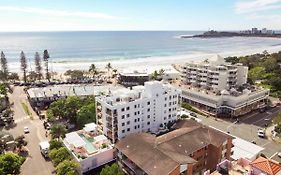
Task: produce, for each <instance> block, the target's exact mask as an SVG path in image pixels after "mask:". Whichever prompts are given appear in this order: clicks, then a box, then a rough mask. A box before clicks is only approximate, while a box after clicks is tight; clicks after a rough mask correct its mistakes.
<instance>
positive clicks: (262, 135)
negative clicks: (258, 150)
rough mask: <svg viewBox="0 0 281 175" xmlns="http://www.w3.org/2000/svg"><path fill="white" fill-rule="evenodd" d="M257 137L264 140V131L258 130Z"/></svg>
mask: <svg viewBox="0 0 281 175" xmlns="http://www.w3.org/2000/svg"><path fill="white" fill-rule="evenodd" d="M258 136H259V137H261V138H264V137H265V131H264V129H259V130H258Z"/></svg>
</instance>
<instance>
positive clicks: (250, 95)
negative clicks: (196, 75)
mask: <svg viewBox="0 0 281 175" xmlns="http://www.w3.org/2000/svg"><path fill="white" fill-rule="evenodd" d="M181 97H182V102H184V103H188V104H190V105H192V106H194V107H196V108H198V109H200V110H202V111H203V112H205V113H207V114H210V115H213V116H221V117H238V116H241V115H244V114H247V113H249V112H251V111H253V110H258V109H263V108H264V107H266V104H267V101H268V100H267V99H268V97H269V90H267V89H263V88H259V87H253V86H251V87H249V88H246V89H244V90H243V91H242V92H239V91H237V90H235V89H231V90H230V91H227V90H223V91H220V92H214V91H209V90H205V89H200V88H196V87H185V88H182V95H181Z"/></svg>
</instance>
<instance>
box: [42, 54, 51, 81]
mask: <svg viewBox="0 0 281 175" xmlns="http://www.w3.org/2000/svg"><path fill="white" fill-rule="evenodd" d="M49 58H50V55H49V52H48V50H44V54H43V60H44V62H45V67H46V79H47V80H48V81H49V82H50V74H49Z"/></svg>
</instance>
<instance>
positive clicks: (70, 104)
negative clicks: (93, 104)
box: [64, 96, 82, 121]
mask: <svg viewBox="0 0 281 175" xmlns="http://www.w3.org/2000/svg"><path fill="white" fill-rule="evenodd" d="M81 106H82V104H81V100H80V98H79V97H77V96H72V97H68V98H67V99H66V101H65V106H64V110H65V111H64V112H65V115H66V116H67V118H68V119H71V120H74V121H75V117H76V116H77V112H78V110H79V109H80V108H81Z"/></svg>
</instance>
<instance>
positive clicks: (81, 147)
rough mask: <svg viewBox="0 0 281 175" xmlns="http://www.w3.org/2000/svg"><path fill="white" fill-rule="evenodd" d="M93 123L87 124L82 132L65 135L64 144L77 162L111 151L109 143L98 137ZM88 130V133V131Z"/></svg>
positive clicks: (104, 138)
mask: <svg viewBox="0 0 281 175" xmlns="http://www.w3.org/2000/svg"><path fill="white" fill-rule="evenodd" d="M94 125H95V124H94V123H90V124H87V126H85V127H84V128H83V129H82V130H79V131H75V132H71V133H68V134H66V135H65V139H64V141H63V142H64V144H65V146H66V147H67V148H68V149H69V150H71V151H72V152H73V153H74V155H75V157H76V158H77V159H78V160H81V159H84V158H87V157H90V156H94V155H95V154H97V153H99V152H102V151H104V150H107V149H112V145H111V143H110V141H109V140H108V139H107V138H106V137H105V136H104V135H99V134H98V132H97V131H96V130H92V128H96V127H95V126H94ZM89 128H91V129H90V131H89V130H88V129H89Z"/></svg>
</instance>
